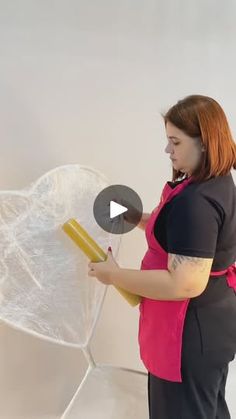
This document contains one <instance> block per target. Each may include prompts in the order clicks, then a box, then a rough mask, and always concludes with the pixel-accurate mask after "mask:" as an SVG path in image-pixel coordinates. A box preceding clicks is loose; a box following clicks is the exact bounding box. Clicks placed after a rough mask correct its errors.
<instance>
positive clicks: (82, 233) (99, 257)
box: [62, 218, 141, 307]
mask: <svg viewBox="0 0 236 419" xmlns="http://www.w3.org/2000/svg"><path fill="white" fill-rule="evenodd" d="M62 229H63V230H64V232H65V233H66V234H68V236H69V237H70V238H71V239H72V240H73V241H74V242H75V243H76V244H77V246H79V247H80V249H81V250H82V251H83V252H84V253H85V254H86V256H87V257H88V258H89V259H90V260H91V262H104V261H105V260H106V259H107V255H106V253H105V252H104V251H103V250H102V249H101V247H100V246H98V244H97V243H96V242H95V241H94V240H93V238H92V237H91V236H90V235H89V234H88V233H87V231H86V230H85V229H84V228H83V227H82V226H81V225H80V224H79V223H78V222H77V221H76V220H75V219H74V218H71V219H70V220H68V221H67V222H66V223H65V224H63V226H62ZM115 288H116V289H117V291H119V293H120V294H121V295H122V296H123V297H124V298H125V299H126V300H127V301H128V303H129V304H130V305H131V306H133V307H134V306H136V305H137V304H139V303H140V301H141V297H140V296H139V295H135V294H131V293H130V292H128V291H125V290H124V289H122V288H120V287H115Z"/></svg>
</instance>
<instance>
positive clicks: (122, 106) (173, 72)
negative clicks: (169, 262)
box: [0, 0, 236, 419]
mask: <svg viewBox="0 0 236 419" xmlns="http://www.w3.org/2000/svg"><path fill="white" fill-rule="evenodd" d="M235 18H236V3H235V1H234V0H227V1H226V2H225V3H224V5H222V2H215V1H213V0H198V1H197V0H169V1H168V2H166V1H164V0H162V1H160V0H145V1H144V0H142V1H141V0H120V1H119V2H115V1H111V0H100V1H96V0H94V1H85V0H84V1H82V0H67V1H65V0H57V1H55V0H54V1H53V0H40V1H39V0H38V1H36V0H21V1H20V2H19V1H17V0H8V1H3V0H0V57H1V65H0V92H1V94H0V120H1V123H0V143H1V153H0V188H1V189H17V188H23V187H25V186H27V185H28V183H29V182H32V181H34V180H36V179H37V178H38V177H39V176H41V175H42V174H43V173H44V172H46V171H48V170H50V169H52V168H54V167H56V166H59V165H64V164H69V163H80V164H84V165H89V166H92V167H94V168H95V169H97V170H99V171H101V172H103V173H104V174H105V175H106V176H107V177H108V178H109V179H110V181H111V183H122V184H125V185H127V186H130V187H132V188H134V189H135V190H136V191H137V192H138V193H139V195H140V197H141V198H142V200H143V203H144V210H145V211H150V210H151V209H152V208H153V207H154V206H155V205H156V203H157V201H158V200H159V195H160V192H161V189H162V187H163V184H164V183H165V182H166V181H167V180H169V179H170V177H171V165H170V162H169V159H168V158H167V156H166V154H165V153H164V148H165V144H166V138H165V132H164V126H163V123H162V119H161V117H160V113H161V112H162V111H165V110H166V109H167V108H168V107H169V106H170V105H172V104H173V103H175V102H176V101H177V100H178V99H180V98H182V97H184V96H186V95H188V94H194V93H199V94H205V95H210V96H212V97H214V98H215V99H216V100H218V101H219V102H220V103H221V105H222V106H223V108H224V109H225V111H226V114H227V116H228V119H229V122H230V125H231V128H232V131H233V134H234V135H235V131H236V122H235V120H236V119H235V66H236V50H235V42H234V40H235V36H236V27H235ZM234 179H236V176H235V173H234ZM144 251H145V240H144V236H143V232H141V231H133V232H131V233H129V234H128V235H126V236H125V237H124V239H123V245H122V249H121V253H120V258H119V262H120V263H121V264H122V265H123V266H127V267H136V268H137V267H139V264H140V260H141V258H142V255H143V253H144ZM111 312H112V316H111ZM137 320H138V313H137V309H131V308H130V307H129V306H128V305H127V303H126V302H124V301H123V300H122V298H121V297H120V296H119V295H118V294H117V293H116V292H115V291H114V290H113V289H109V292H108V294H107V297H106V300H105V305H104V310H103V312H102V315H101V318H100V322H99V324H98V328H97V332H96V334H95V336H94V341H93V345H92V349H93V353H94V356H95V358H96V359H97V360H98V361H103V362H105V361H107V362H111V363H113V364H115V365H122V366H125V367H128V368H139V369H142V368H143V367H142V365H141V363H140V361H139V355H138V347H137ZM84 370H85V363H84V361H83V359H82V358H81V354H80V353H79V351H76V350H74V349H73V350H72V349H69V348H62V347H57V346H56V345H53V344H49V343H46V342H43V341H39V340H37V339H36V338H33V337H31V336H27V335H22V334H21V333H19V332H17V331H13V330H12V329H10V328H9V327H6V326H5V325H3V324H1V325H0V406H1V409H0V419H10V418H11V417H14V415H15V412H18V413H19V415H20V414H21V415H22V416H23V417H24V419H34V417H36V416H35V412H37V414H38V415H39V418H40V419H41V418H46V416H47V415H48V417H49V416H50V419H51V418H52V417H53V416H52V415H54V414H55V415H59V414H60V413H61V412H62V411H63V408H64V407H65V406H66V404H67V402H68V401H69V400H70V397H71V396H72V394H73V392H74V391H75V389H76V387H77V384H78V383H79V381H80V380H81V378H82V376H83V373H84ZM230 380H231V381H230V385H231V387H230V391H231V392H233V384H232V383H233V380H235V381H234V382H235V386H236V372H235V373H234V374H233V368H232V371H231V376H230ZM235 389H236V387H235ZM234 391H235V390H234ZM9 400H10V402H9ZM231 404H232V402H231ZM235 408H236V407H235ZM14 418H15V417H14Z"/></svg>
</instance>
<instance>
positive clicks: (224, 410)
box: [148, 308, 235, 419]
mask: <svg viewBox="0 0 236 419" xmlns="http://www.w3.org/2000/svg"><path fill="white" fill-rule="evenodd" d="M221 315H222V311H221ZM206 319H207V321H205V320H206ZM221 319H222V318H221ZM213 320H215V312H214V310H213V311H212V313H211V312H209V311H208V313H206V312H204V311H203V312H202V311H201V310H198V309H196V308H192V309H191V310H189V311H188V312H187V316H186V319H185V326H184V334H183V344H182V366H181V372H182V382H181V383H176V382H171V381H167V380H163V379H160V378H158V377H155V376H154V375H152V374H150V373H149V374H148V403H149V419H230V413H229V410H228V407H227V404H226V401H225V385H226V380H227V374H228V365H229V362H231V361H232V360H233V359H234V356H235V347H234V339H235V336H232V332H233V333H234V329H232V328H228V329H227V327H224V329H225V332H223V331H222V334H223V336H222V335H221V336H220V333H221V330H220V328H221V324H222V325H223V324H224V321H223V320H222V322H221V324H220V323H219V322H218V324H217V322H216V324H215V323H214V324H213V323H212V324H211V322H212V321H213ZM225 320H226V319H225ZM229 320H230V319H229V318H228V323H229ZM234 320H235V319H234ZM225 324H227V323H225ZM231 324H232V319H231ZM209 327H210V329H209ZM233 327H234V325H233ZM217 328H219V330H217ZM224 333H225V335H224ZM213 337H214V339H213ZM227 339H228V342H229V340H230V339H231V341H232V342H233V344H232V346H230V345H228V344H227Z"/></svg>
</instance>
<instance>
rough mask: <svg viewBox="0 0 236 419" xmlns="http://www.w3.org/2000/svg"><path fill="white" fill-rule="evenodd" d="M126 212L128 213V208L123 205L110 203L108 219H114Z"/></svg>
mask: <svg viewBox="0 0 236 419" xmlns="http://www.w3.org/2000/svg"><path fill="white" fill-rule="evenodd" d="M126 211H128V208H126V207H123V205H120V204H117V203H116V202H114V201H111V202H110V218H114V217H117V216H118V215H121V214H124V213H125V212H126Z"/></svg>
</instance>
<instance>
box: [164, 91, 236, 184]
mask: <svg viewBox="0 0 236 419" xmlns="http://www.w3.org/2000/svg"><path fill="white" fill-rule="evenodd" d="M163 118H164V121H165V124H166V123H167V122H168V121H169V122H171V123H172V124H173V125H175V126H176V127H177V128H179V129H180V130H182V131H184V132H185V134H187V135H189V136H190V137H193V138H194V137H199V141H200V142H201V143H202V145H203V146H204V148H205V152H203V153H202V156H203V158H202V160H201V161H200V164H199V166H198V168H197V169H196V170H195V171H194V172H193V173H192V176H193V178H194V180H195V181H198V182H200V181H203V180H207V179H210V178H211V177H216V176H223V175H226V174H229V173H230V171H231V169H232V168H234V169H236V144H235V142H234V140H233V137H232V134H231V131H230V128H229V124H228V121H227V118H226V115H225V113H224V111H223V109H222V108H221V106H220V105H219V103H217V102H216V101H215V100H214V99H212V98H211V97H208V96H202V95H191V96H187V97H185V98H184V99H182V100H180V101H178V102H177V103H176V104H175V105H174V106H172V107H171V108H170V109H169V110H168V112H167V113H166V114H165V115H163ZM181 176H183V173H182V172H180V171H177V170H175V169H173V179H172V180H173V181H175V180H176V179H177V178H179V177H181Z"/></svg>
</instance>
